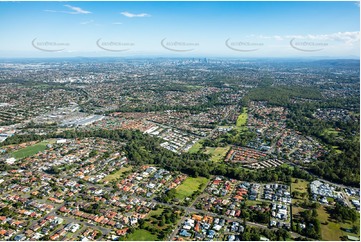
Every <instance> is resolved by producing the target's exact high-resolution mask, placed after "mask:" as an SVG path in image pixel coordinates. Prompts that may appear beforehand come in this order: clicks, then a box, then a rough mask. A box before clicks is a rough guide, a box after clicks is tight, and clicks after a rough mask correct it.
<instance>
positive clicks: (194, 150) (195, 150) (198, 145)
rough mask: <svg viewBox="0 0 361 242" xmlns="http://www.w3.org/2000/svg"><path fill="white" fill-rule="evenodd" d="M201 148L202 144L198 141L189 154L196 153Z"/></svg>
mask: <svg viewBox="0 0 361 242" xmlns="http://www.w3.org/2000/svg"><path fill="white" fill-rule="evenodd" d="M201 148H202V143H201V142H200V141H198V142H196V143H195V144H194V145H193V146H192V147H191V148H190V149H189V150H188V152H189V153H191V154H192V153H197V152H198V151H199V150H200V149H201Z"/></svg>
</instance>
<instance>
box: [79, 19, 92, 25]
mask: <svg viewBox="0 0 361 242" xmlns="http://www.w3.org/2000/svg"><path fill="white" fill-rule="evenodd" d="M91 23H94V20H89V21H84V22H81V23H80V24H84V25H86V24H91Z"/></svg>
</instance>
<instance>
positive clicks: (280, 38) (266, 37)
mask: <svg viewBox="0 0 361 242" xmlns="http://www.w3.org/2000/svg"><path fill="white" fill-rule="evenodd" d="M259 38H261V39H275V40H283V37H282V36H280V35H272V36H264V35H260V36H259Z"/></svg>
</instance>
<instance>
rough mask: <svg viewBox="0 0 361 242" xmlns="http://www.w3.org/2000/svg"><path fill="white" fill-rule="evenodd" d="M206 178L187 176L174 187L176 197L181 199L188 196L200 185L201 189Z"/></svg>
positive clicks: (205, 182)
mask: <svg viewBox="0 0 361 242" xmlns="http://www.w3.org/2000/svg"><path fill="white" fill-rule="evenodd" d="M207 182H208V179H207V178H205V177H197V178H193V177H188V178H187V179H186V180H185V181H184V182H183V183H182V184H181V185H180V186H178V187H177V188H176V195H175V196H176V198H178V199H179V200H183V199H185V198H186V197H189V196H191V195H192V194H193V192H195V191H197V190H198V188H199V186H200V185H202V189H203V188H204V187H205V185H206V184H207Z"/></svg>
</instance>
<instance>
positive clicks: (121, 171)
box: [103, 166, 133, 181]
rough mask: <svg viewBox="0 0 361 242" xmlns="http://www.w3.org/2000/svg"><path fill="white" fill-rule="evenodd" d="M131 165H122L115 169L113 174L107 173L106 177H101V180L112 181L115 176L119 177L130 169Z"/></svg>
mask: <svg viewBox="0 0 361 242" xmlns="http://www.w3.org/2000/svg"><path fill="white" fill-rule="evenodd" d="M132 168H133V167H132V166H128V167H122V168H120V169H119V170H118V171H116V172H115V173H114V174H109V175H107V176H106V177H104V178H103V181H113V180H115V179H117V178H119V177H120V176H121V175H122V174H123V173H124V172H126V171H130V170H132Z"/></svg>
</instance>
